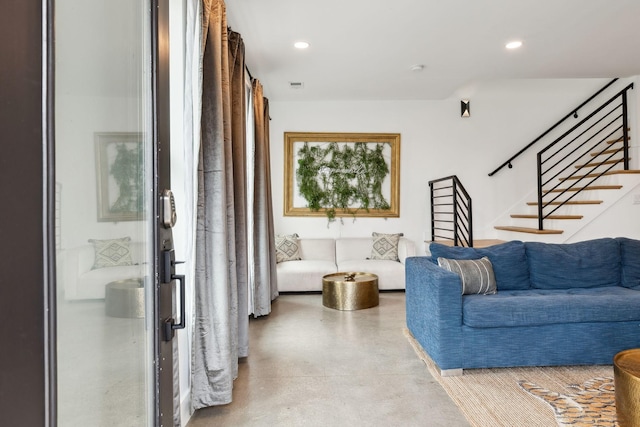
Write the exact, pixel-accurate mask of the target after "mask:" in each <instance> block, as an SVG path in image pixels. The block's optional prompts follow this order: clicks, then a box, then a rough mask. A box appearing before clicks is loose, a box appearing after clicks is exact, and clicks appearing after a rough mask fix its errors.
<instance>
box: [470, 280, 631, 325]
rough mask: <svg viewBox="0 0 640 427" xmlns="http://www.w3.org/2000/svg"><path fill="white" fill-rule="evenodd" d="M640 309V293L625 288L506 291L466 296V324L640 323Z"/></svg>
mask: <svg viewBox="0 0 640 427" xmlns="http://www.w3.org/2000/svg"><path fill="white" fill-rule="evenodd" d="M638 307H640V291H637V290H633V289H629V288H625V287H622V286H612V287H600V288H576V289H555V290H544V289H530V290H523V291H502V292H498V293H497V294H495V295H465V296H464V297H463V301H462V312H463V319H462V321H463V324H464V325H466V326H469V327H473V328H503V327H511V326H513V327H516V326H537V325H550V324H559V323H583V322H589V323H594V322H596V323H597V322H629V321H638V322H640V309H639V308H638ZM638 329H639V331H640V323H639V324H638Z"/></svg>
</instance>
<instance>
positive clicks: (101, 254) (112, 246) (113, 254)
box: [89, 237, 133, 270]
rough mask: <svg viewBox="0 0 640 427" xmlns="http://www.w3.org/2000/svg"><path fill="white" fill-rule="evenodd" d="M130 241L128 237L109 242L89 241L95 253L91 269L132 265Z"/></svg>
mask: <svg viewBox="0 0 640 427" xmlns="http://www.w3.org/2000/svg"><path fill="white" fill-rule="evenodd" d="M130 241H131V238H130V237H122V238H120V239H109V240H97V239H89V243H93V248H94V249H95V252H96V253H95V255H96V257H95V261H94V262H93V267H92V269H93V270H96V269H98V268H104V267H116V266H121V265H132V264H133V261H132V259H131V250H130V249H129V242H130Z"/></svg>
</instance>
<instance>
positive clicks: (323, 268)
mask: <svg viewBox="0 0 640 427" xmlns="http://www.w3.org/2000/svg"><path fill="white" fill-rule="evenodd" d="M276 268H277V274H278V291H279V292H309V291H321V290H322V276H324V275H326V274H331V273H335V272H336V271H337V270H336V264H335V263H334V262H333V261H323V260H304V259H303V260H301V261H289V262H281V263H280V264H278V266H277V267H276Z"/></svg>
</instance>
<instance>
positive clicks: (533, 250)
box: [525, 238, 622, 289]
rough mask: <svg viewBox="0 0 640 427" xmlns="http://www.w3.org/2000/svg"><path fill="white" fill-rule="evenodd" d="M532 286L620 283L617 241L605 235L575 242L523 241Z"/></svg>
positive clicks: (618, 246) (593, 285)
mask: <svg viewBox="0 0 640 427" xmlns="http://www.w3.org/2000/svg"><path fill="white" fill-rule="evenodd" d="M525 248H526V252H527V259H528V261H529V271H530V272H531V276H530V277H529V280H530V281H531V287H532V288H536V289H570V288H595V287H600V286H619V285H620V281H621V270H622V269H621V257H620V244H619V243H618V241H616V240H615V239H610V238H604V239H595V240H588V241H585V242H578V243H562V244H553V243H539V242H527V243H525Z"/></svg>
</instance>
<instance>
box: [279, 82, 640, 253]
mask: <svg viewBox="0 0 640 427" xmlns="http://www.w3.org/2000/svg"><path fill="white" fill-rule="evenodd" d="M607 81H608V79H573V80H506V81H505V80H503V81H491V82H485V83H482V84H476V85H472V86H469V87H467V88H463V89H461V90H460V91H459V92H458V93H457V94H456V95H454V96H452V97H450V98H448V99H444V100H439V101H362V102H353V101H326V102H277V101H271V102H270V114H271V118H272V121H271V124H270V126H271V161H272V165H271V166H272V169H271V170H272V180H273V197H274V200H273V202H274V211H275V212H274V222H275V229H276V233H278V234H282V233H287V234H288V233H298V234H299V235H300V236H303V237H324V236H327V237H339V236H370V235H371V232H372V231H377V232H403V233H404V234H405V236H407V237H408V238H410V239H411V240H413V241H415V243H416V248H417V249H418V253H424V244H423V243H422V242H423V241H424V240H428V239H430V214H429V194H428V191H429V187H428V181H429V180H432V179H437V178H441V177H444V176H448V175H454V174H455V175H457V176H458V177H459V178H460V179H461V181H462V183H463V185H464V186H465V187H466V188H467V190H468V191H469V193H470V195H471V197H472V199H473V207H474V210H473V215H474V220H473V226H474V238H476V239H482V238H492V237H494V236H493V234H492V233H493V231H492V230H493V228H492V227H489V226H488V225H489V224H491V222H492V221H493V220H494V219H496V218H497V217H499V216H500V215H501V214H502V213H503V212H505V211H506V210H507V209H508V208H510V207H511V206H512V205H513V204H514V203H515V202H516V201H518V200H520V198H521V197H522V194H523V193H524V192H528V191H529V190H530V189H531V188H533V187H534V186H535V184H536V178H535V152H536V151H537V150H536V149H533V150H530V152H528V153H527V154H526V155H524V156H522V157H521V158H519V159H518V160H516V161H514V162H513V169H503V170H502V171H501V172H499V173H498V174H496V175H495V176H494V177H489V176H488V173H489V172H491V171H492V170H494V169H495V168H496V167H497V166H499V165H500V164H501V163H503V162H504V161H506V160H507V159H508V158H509V157H511V155H513V154H515V153H516V152H517V151H519V150H520V149H521V148H522V147H523V146H525V145H526V144H528V143H529V142H530V141H532V140H533V139H534V138H536V137H537V136H538V135H539V134H540V133H542V132H543V131H544V130H545V129H547V128H548V127H549V126H551V125H552V124H554V123H555V122H556V121H558V120H559V119H560V118H562V117H563V116H564V115H565V114H567V113H568V112H569V111H570V109H572V108H574V107H575V106H577V105H578V104H580V103H581V102H582V101H584V100H585V99H586V98H587V97H588V96H590V95H591V94H592V93H594V92H596V91H597V90H598V89H600V88H601V87H602V86H604V84H605V83H606V82H607ZM267 90H268V88H267ZM636 92H637V91H636ZM633 96H637V95H633ZM463 98H468V99H470V100H471V117H469V118H461V117H460V99H463ZM291 131H298V132H371V133H373V132H394V133H395V132H397V133H400V134H401V165H400V218H390V219H386V220H385V219H380V218H357V219H356V220H355V221H354V220H353V219H351V218H344V220H343V221H342V222H341V221H339V220H338V221H336V222H334V223H332V224H329V225H328V223H327V220H326V218H315V217H313V218H312V217H284V216H283V209H284V201H283V191H282V188H283V175H284V159H283V156H284V143H283V139H284V132H291ZM632 132H633V131H632ZM535 148H537V149H539V148H541V147H535ZM425 238H426V239H425ZM523 240H525V239H524V238H523Z"/></svg>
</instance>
